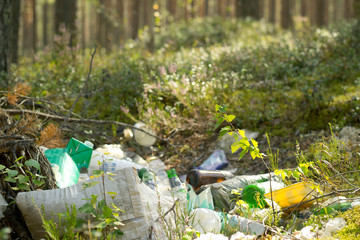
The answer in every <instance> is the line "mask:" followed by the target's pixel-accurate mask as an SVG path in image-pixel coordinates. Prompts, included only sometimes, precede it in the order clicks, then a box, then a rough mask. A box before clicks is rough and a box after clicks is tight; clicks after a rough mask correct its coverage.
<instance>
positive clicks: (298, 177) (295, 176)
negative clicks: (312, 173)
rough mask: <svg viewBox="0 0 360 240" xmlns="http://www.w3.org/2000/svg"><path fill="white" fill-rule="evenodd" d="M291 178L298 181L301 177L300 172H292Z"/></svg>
mask: <svg viewBox="0 0 360 240" xmlns="http://www.w3.org/2000/svg"><path fill="white" fill-rule="evenodd" d="M292 176H293V177H294V178H295V179H296V180H299V179H300V176H301V172H299V171H296V170H295V171H293V172H292Z"/></svg>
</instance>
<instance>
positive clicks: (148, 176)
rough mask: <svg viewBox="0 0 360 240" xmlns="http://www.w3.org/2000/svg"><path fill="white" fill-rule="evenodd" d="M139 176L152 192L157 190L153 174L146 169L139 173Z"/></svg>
mask: <svg viewBox="0 0 360 240" xmlns="http://www.w3.org/2000/svg"><path fill="white" fill-rule="evenodd" d="M138 175H139V177H140V178H141V180H142V182H143V183H145V184H146V185H147V186H148V187H150V188H151V189H152V190H155V187H156V185H155V181H154V174H153V173H151V172H149V171H148V170H147V169H146V168H142V169H140V170H139V171H138Z"/></svg>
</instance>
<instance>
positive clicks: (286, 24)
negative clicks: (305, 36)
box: [281, 0, 293, 29]
mask: <svg viewBox="0 0 360 240" xmlns="http://www.w3.org/2000/svg"><path fill="white" fill-rule="evenodd" d="M291 6H292V4H291V2H290V0H281V27H283V28H285V29H289V28H291V27H292V26H293V20H292V16H291Z"/></svg>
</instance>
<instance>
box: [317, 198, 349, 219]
mask: <svg viewBox="0 0 360 240" xmlns="http://www.w3.org/2000/svg"><path fill="white" fill-rule="evenodd" d="M321 205H322V206H324V207H323V208H321V209H320V210H319V211H318V212H315V213H314V214H315V215H323V214H330V213H333V212H334V211H339V212H345V211H347V210H348V209H349V208H351V207H352V202H351V201H349V200H348V199H347V198H346V197H343V196H338V197H334V198H331V199H329V200H327V201H325V202H324V203H322V204H321Z"/></svg>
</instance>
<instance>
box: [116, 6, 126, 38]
mask: <svg viewBox="0 0 360 240" xmlns="http://www.w3.org/2000/svg"><path fill="white" fill-rule="evenodd" d="M116 13H117V18H116V21H117V26H116V27H115V42H116V44H120V43H121V41H122V40H124V38H125V34H124V30H125V29H124V28H125V25H124V1H123V0H117V1H116Z"/></svg>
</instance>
